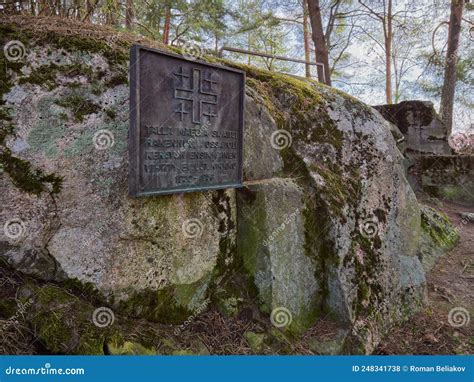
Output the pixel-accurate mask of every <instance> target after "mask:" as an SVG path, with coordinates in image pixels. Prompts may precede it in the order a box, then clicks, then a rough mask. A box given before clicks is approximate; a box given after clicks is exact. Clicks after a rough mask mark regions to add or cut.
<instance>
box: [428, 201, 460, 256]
mask: <svg viewBox="0 0 474 382" xmlns="http://www.w3.org/2000/svg"><path fill="white" fill-rule="evenodd" d="M421 229H422V230H423V231H424V232H425V233H427V234H428V235H429V236H430V237H431V238H432V239H433V241H434V242H435V243H436V244H438V245H439V246H441V247H448V248H449V247H452V246H454V244H456V242H457V241H458V239H459V233H458V232H457V230H456V229H455V228H454V227H453V225H452V224H451V222H450V221H449V218H448V217H447V216H446V214H444V213H443V212H440V211H436V210H435V209H434V208H431V207H428V206H422V208H421Z"/></svg>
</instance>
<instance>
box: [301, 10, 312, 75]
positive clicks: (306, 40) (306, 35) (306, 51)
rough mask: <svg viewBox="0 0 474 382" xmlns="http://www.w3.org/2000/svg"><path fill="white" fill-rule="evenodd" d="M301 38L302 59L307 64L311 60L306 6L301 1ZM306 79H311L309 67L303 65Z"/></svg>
mask: <svg viewBox="0 0 474 382" xmlns="http://www.w3.org/2000/svg"><path fill="white" fill-rule="evenodd" d="M303 38H304V59H305V60H306V61H307V62H309V61H310V60H311V50H310V46H309V28H308V6H307V4H306V1H303ZM305 72H306V77H308V78H309V77H311V65H309V64H305Z"/></svg>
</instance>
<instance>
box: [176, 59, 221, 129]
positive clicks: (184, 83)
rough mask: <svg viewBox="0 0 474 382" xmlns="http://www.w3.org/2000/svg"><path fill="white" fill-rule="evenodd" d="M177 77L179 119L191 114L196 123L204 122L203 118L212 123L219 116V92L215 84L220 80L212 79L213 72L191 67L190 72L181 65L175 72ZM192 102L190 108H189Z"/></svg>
mask: <svg viewBox="0 0 474 382" xmlns="http://www.w3.org/2000/svg"><path fill="white" fill-rule="evenodd" d="M173 74H174V75H175V76H176V77H177V82H178V85H176V83H175V87H174V98H175V99H178V100H180V102H179V104H178V108H177V109H175V110H174V112H175V113H176V114H178V115H179V117H178V118H179V120H180V121H181V122H182V121H184V120H185V118H186V115H187V114H189V115H190V117H191V121H192V123H194V124H198V125H200V124H202V123H203V119H206V122H208V123H212V122H213V118H216V117H217V108H216V105H217V100H218V94H217V93H216V92H214V89H213V87H214V85H217V84H218V82H217V81H216V80H214V79H212V72H210V71H207V70H204V71H202V70H201V69H197V68H190V70H189V72H188V73H185V72H184V71H183V67H182V66H180V68H179V71H178V72H176V73H173ZM189 104H190V106H191V107H190V109H188V108H187V106H189Z"/></svg>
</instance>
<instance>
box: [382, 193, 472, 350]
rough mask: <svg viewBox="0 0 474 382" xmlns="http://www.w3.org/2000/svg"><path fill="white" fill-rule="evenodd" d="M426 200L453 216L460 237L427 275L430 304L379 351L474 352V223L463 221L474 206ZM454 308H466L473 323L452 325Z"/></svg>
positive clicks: (393, 335) (385, 342)
mask: <svg viewBox="0 0 474 382" xmlns="http://www.w3.org/2000/svg"><path fill="white" fill-rule="evenodd" d="M423 202H425V203H426V204H431V205H432V206H433V207H435V208H437V209H440V210H442V211H444V212H445V213H446V214H447V215H448V216H449V218H450V219H451V221H452V223H453V224H454V226H455V227H456V228H458V231H459V233H460V240H459V243H458V245H457V246H456V247H455V248H454V249H453V250H451V251H450V252H449V253H447V254H446V255H444V256H443V257H441V258H440V259H439V260H438V262H437V263H436V265H435V266H434V267H433V269H432V270H431V271H430V272H429V274H428V275H427V284H428V304H427V306H426V307H425V308H424V309H423V310H422V311H420V312H419V313H418V314H416V315H415V316H414V317H411V318H410V320H409V321H408V322H406V323H404V324H401V325H398V326H396V327H394V328H393V329H392V331H391V332H390V333H389V335H387V336H386V338H385V340H384V341H383V342H382V343H381V344H380V345H379V347H378V349H377V351H376V353H377V354H473V353H474V222H472V221H471V222H466V221H465V220H464V221H463V220H462V219H461V212H474V207H467V206H462V205H459V204H454V203H449V202H440V201H436V203H434V201H431V200H425V201H423ZM454 308H464V309H466V310H467V311H468V313H469V316H468V317H469V322H466V324H465V325H463V326H460V327H453V326H452V325H450V323H449V320H448V315H449V312H450V311H451V310H452V309H454ZM454 317H455V316H454ZM458 317H459V318H460V317H461V315H459V316H458ZM464 317H466V316H465V315H464ZM454 321H455V320H454ZM456 322H457V321H455V322H454V323H456ZM459 323H460V322H459Z"/></svg>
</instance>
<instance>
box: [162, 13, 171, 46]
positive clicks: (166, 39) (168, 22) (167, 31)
mask: <svg viewBox="0 0 474 382" xmlns="http://www.w3.org/2000/svg"><path fill="white" fill-rule="evenodd" d="M170 26H171V6H168V7H167V8H166V15H165V26H164V27H163V44H165V45H168V44H169V42H170Z"/></svg>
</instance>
